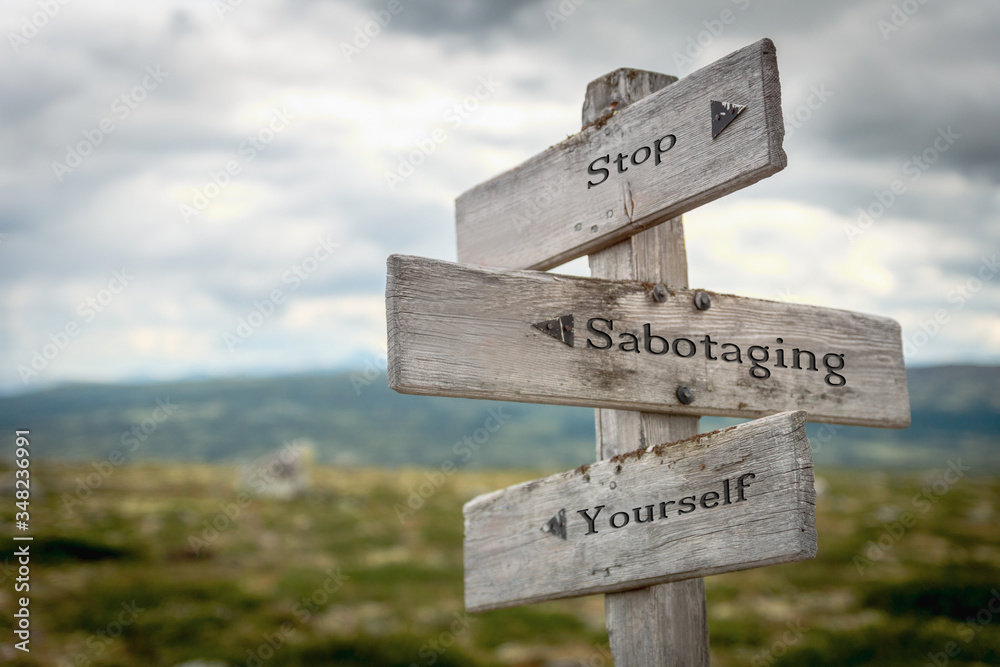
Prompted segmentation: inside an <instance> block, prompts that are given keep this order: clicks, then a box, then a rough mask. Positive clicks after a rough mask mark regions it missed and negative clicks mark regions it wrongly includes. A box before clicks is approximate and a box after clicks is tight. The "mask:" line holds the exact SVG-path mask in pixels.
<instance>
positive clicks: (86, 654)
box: [0, 445, 1000, 667]
mask: <svg viewBox="0 0 1000 667" xmlns="http://www.w3.org/2000/svg"><path fill="white" fill-rule="evenodd" d="M33 446H34V445H33ZM947 469H948V468H947V465H942V466H941V467H940V469H931V470H928V471H926V472H920V473H910V474H894V475H889V474H885V473H870V472H859V471H834V470H826V469H823V468H820V469H819V470H818V471H817V477H818V479H819V480H820V481H819V482H818V489H819V493H820V495H819V501H818V519H817V524H818V525H817V528H818V532H819V556H818V558H817V559H815V560H812V561H806V562H802V563H794V564H789V565H782V566H776V567H767V568H760V569H756V570H748V571H746V572H739V573H732V574H727V575H721V576H716V577H710V578H709V579H707V590H708V599H709V616H710V624H711V637H712V664H713V665H715V666H722V667H729V666H736V665H751V666H757V665H777V666H779V667H788V666H790V665H797V666H806V665H809V666H811V667H816V666H827V665H830V666H833V665H837V666H845V665H872V666H875V665H877V666H879V667H884V666H890V667H892V666H896V665H899V666H902V665H908V666H911V665H917V666H920V665H924V664H934V663H933V662H931V658H930V657H928V654H931V655H935V656H937V655H938V654H940V655H942V656H943V655H945V652H946V651H948V650H949V648H951V649H952V651H953V652H954V651H957V654H955V655H952V656H949V657H947V664H948V665H961V666H967V667H968V666H972V665H1000V611H998V612H997V613H994V612H991V611H990V610H989V605H990V603H991V600H993V599H997V602H994V603H993V607H994V609H998V610H1000V597H995V596H1000V480H998V479H989V478H985V477H983V476H977V477H973V476H971V475H962V476H961V477H956V475H954V474H952V475H950V476H946V471H947ZM92 471H93V468H92V467H91V466H90V465H89V464H68V463H56V462H51V461H50V462H47V463H44V464H36V465H35V467H34V468H33V473H34V476H33V480H34V481H35V482H36V484H37V485H40V486H41V487H43V488H44V494H43V495H42V494H40V493H39V491H38V489H37V488H35V494H36V495H35V498H34V499H33V500H32V504H31V510H32V525H33V530H32V533H33V534H34V536H35V542H34V543H33V546H32V553H33V563H32V566H33V569H32V590H31V595H32V606H31V610H32V623H33V625H32V627H33V631H34V635H33V641H32V652H31V653H30V654H28V655H25V654H22V653H20V652H17V651H14V650H13V649H12V648H11V645H10V643H9V641H10V640H9V639H7V638H9V637H11V634H10V631H11V614H12V613H13V609H14V599H13V592H12V588H13V577H14V576H15V575H14V572H13V570H12V569H11V568H10V561H11V560H12V555H11V554H12V549H11V548H10V547H8V546H6V545H9V544H11V542H10V540H9V539H4V540H3V541H2V544H4V545H5V546H4V547H3V548H4V549H5V550H6V551H4V552H0V562H3V564H4V567H2V569H0V579H2V580H3V581H2V583H0V633H2V636H3V637H4V639H2V640H0V660H2V661H5V662H6V663H8V664H12V665H21V666H28V665H32V666H35V665H47V666H48V665H80V666H81V667H82V666H84V665H93V666H112V665H150V666H159V665H163V666H171V665H177V664H180V663H183V662H185V661H190V660H194V659H197V658H200V659H205V660H217V661H221V663H222V664H225V665H241V666H242V665H248V664H250V665H258V664H262V665H268V666H274V667H286V666H299V665H303V666H304V665H357V666H361V665H365V666H400V667H409V666H410V665H421V666H423V665H431V664H433V665H438V666H441V665H443V666H445V667H450V666H457V665H471V666H482V667H486V666H497V667H499V666H501V665H517V666H529V665H531V666H540V665H553V666H555V665H563V666H565V667H568V666H570V665H602V664H603V665H608V664H610V663H609V661H608V660H607V659H606V656H607V649H606V646H607V635H606V633H605V630H604V607H603V600H602V598H601V597H596V596H595V597H588V598H581V599H576V600H567V601H559V602H551V603H546V604H541V605H532V606H528V607H521V608H516V609H508V610H501V611H497V612H491V613H487V614H482V615H475V616H466V615H465V614H464V610H463V604H462V594H463V593H462V567H463V564H462V549H461V541H462V517H461V507H462V504H463V503H464V502H465V501H467V500H468V499H470V498H471V497H473V496H475V495H477V494H479V493H484V492H487V491H491V490H494V489H497V488H500V487H503V486H507V485H510V484H513V483H517V482H519V481H524V480H526V479H531V478H534V477H537V476H539V475H540V474H542V473H540V472H537V471H520V472H515V471H505V472H498V471H461V472H458V473H456V474H455V475H452V476H450V477H449V478H448V479H447V481H446V482H445V483H444V484H443V485H442V486H441V487H440V488H439V489H438V490H437V492H436V493H435V494H434V495H432V496H431V497H430V498H429V499H428V500H426V502H425V503H424V504H423V506H422V507H420V508H418V509H416V510H415V511H413V512H412V513H411V514H409V515H407V516H406V517H405V518H404V519H403V520H402V521H401V520H400V518H399V514H400V512H399V509H400V507H402V506H403V505H405V503H406V502H407V498H408V496H409V494H410V491H411V489H414V488H416V487H417V486H418V485H419V484H420V483H421V482H423V481H424V480H425V479H426V477H425V475H426V471H424V470H415V469H402V470H394V471H390V470H378V469H369V468H349V467H333V466H316V467H314V468H313V469H312V470H311V471H310V476H311V478H312V483H311V486H310V489H309V491H308V492H307V494H306V495H305V496H303V497H301V498H298V499H295V500H291V501H279V500H275V499H267V498H254V499H253V500H251V501H250V502H249V503H244V504H243V506H242V507H241V506H239V505H238V504H237V502H238V500H237V498H238V493H239V490H238V488H237V486H236V481H237V479H238V476H239V473H238V470H237V468H236V467H235V466H231V465H206V464H179V463H151V462H144V463H135V464H126V465H123V466H122V467H119V468H117V469H116V470H115V471H114V472H113V473H112V474H111V475H110V476H109V477H108V478H107V479H106V480H104V481H103V482H102V483H101V485H100V486H99V487H98V488H96V489H95V490H93V493H92V495H91V496H90V497H88V498H87V499H85V500H83V501H82V502H80V503H79V504H73V505H72V508H71V509H67V504H66V502H65V498H64V494H69V495H70V496H73V494H74V493H75V492H76V489H77V485H78V481H77V480H78V478H82V477H85V476H86V475H87V474H88V473H90V472H92ZM949 480H950V481H949ZM8 501H9V502H4V503H3V504H2V505H0V519H2V520H3V522H4V525H6V526H11V522H12V520H13V511H14V510H13V499H11V498H9V497H8ZM907 513H909V514H907ZM904 523H905V524H909V525H908V526H906V525H904ZM213 524H214V527H213ZM192 538H197V540H193V539H192ZM192 545H194V546H192ZM987 617H988V618H987ZM969 618H972V619H974V620H973V621H972V623H971V624H970V623H968V622H967V619H969ZM975 619H979V620H975ZM118 623H121V625H118ZM3 642H8V643H6V644H3ZM942 664H943V663H942Z"/></svg>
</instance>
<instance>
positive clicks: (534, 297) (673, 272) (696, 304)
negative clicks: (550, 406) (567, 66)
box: [386, 39, 910, 667]
mask: <svg viewBox="0 0 1000 667" xmlns="http://www.w3.org/2000/svg"><path fill="white" fill-rule="evenodd" d="M676 81H677V80H676V79H675V78H674V77H669V76H666V75H663V74H657V73H653V72H644V71H639V70H617V71H615V72H612V73H610V74H608V75H606V76H604V77H602V78H600V79H598V80H596V81H594V82H592V83H591V84H590V86H589V87H588V89H587V96H586V99H585V101H584V113H583V130H582V131H581V132H580V134H578V135H576V136H574V137H570V138H569V139H567V140H565V141H563V142H561V143H560V144H557V145H555V146H553V147H552V148H550V149H548V150H546V151H545V152H543V153H541V154H540V155H538V156H536V157H534V158H532V159H530V160H528V161H527V162H525V163H524V164H522V165H520V166H518V167H515V168H514V169H512V170H510V171H508V172H506V173H504V174H501V175H500V176H498V177H496V178H494V179H492V180H490V181H488V182H486V183H484V184H482V185H480V186H478V187H476V188H473V189H472V190H470V191H469V192H467V193H465V194H463V195H462V196H460V197H459V198H458V201H457V205H456V217H457V230H458V259H459V261H460V262H462V264H455V263H451V262H442V261H437V260H428V259H422V258H416V257H405V256H392V257H390V258H389V262H388V277H387V287H386V297H387V299H386V312H387V323H388V333H389V353H388V357H389V359H388V361H389V364H388V368H389V383H390V385H391V386H392V387H393V388H394V389H396V390H397V391H401V392H404V393H418V394H430V395H444V396H463V397H470V398H486V399H494V400H507V401H530V402H539V403H558V404H565V405H587V406H592V407H595V408H597V410H596V413H595V423H596V428H597V459H598V463H596V464H593V465H590V466H581V468H579V469H577V470H575V471H572V472H567V473H562V474H559V475H554V476H551V477H547V478H545V479H542V480H536V481H534V482H528V483H526V484H521V485H517V486H514V487H511V488H509V489H505V490H501V491H497V492H495V493H491V494H488V495H485V496H481V497H479V498H476V499H474V500H472V501H471V502H469V503H468V504H467V505H466V507H465V521H466V541H465V568H466V606H467V608H468V609H469V610H471V611H482V610H486V609H496V608H500V607H506V606H511V605H519V604H527V603H531V602H538V601H542V600H549V599H555V598H562V597H571V596H579V595H587V594H591V593H601V592H603V593H605V594H606V595H605V608H606V616H607V627H608V634H609V637H610V639H611V651H612V655H613V657H614V661H615V665H617V667H632V666H639V665H644V666H646V665H677V666H680V665H685V666H695V665H697V666H705V665H708V661H709V644H708V623H707V610H706V604H705V590H704V579H702V577H704V576H706V575H710V574H717V573H720V572H728V571H733V570H739V569H746V568H752V567H760V566H763V565H771V564H776V563H784V562H791V561H794V560H801V559H804V558H811V557H812V556H813V555H814V554H815V550H816V533H815V528H814V522H815V494H814V490H813V477H812V457H811V453H810V449H809V444H808V441H807V439H806V437H805V429H804V424H805V422H806V421H807V420H808V421H823V422H833V423H841V424H855V425H865V426H881V427H894V428H901V427H905V426H907V425H908V424H909V419H910V416H909V398H908V394H907V390H906V373H905V369H904V366H903V358H902V341H901V337H900V329H899V325H898V324H896V323H895V322H893V321H892V320H888V319H886V318H881V317H875V316H870V315H860V314H857V313H850V312H846V311H839V310H833V309H828V308H817V307H814V306H801V305H792V304H785V303H775V302H769V301H762V300H758V299H747V298H742V297H736V296H731V295H725V294H716V293H713V292H707V291H704V290H688V289H687V259H686V255H685V249H684V232H683V225H682V223H681V220H680V217H678V216H679V214H680V213H682V212H684V211H687V210H690V209H692V208H694V207H696V206H699V205H701V204H704V203H706V202H708V201H711V200H713V199H715V198H718V197H720V196H722V195H725V194H727V193H730V192H733V191H735V190H737V189H739V188H742V187H745V186H747V185H750V184H752V183H754V182H756V181H758V180H760V179H761V178H764V177H766V176H769V175H771V174H773V173H775V172H777V171H778V170H780V169H782V168H783V167H784V166H785V154H784V152H783V150H782V147H781V143H782V139H783V135H784V129H783V123H782V118H781V94H780V85H779V82H778V71H777V64H776V57H775V49H774V45H773V44H772V43H771V42H770V40H766V39H765V40H761V41H760V42H757V43H756V44H752V45H751V46H748V47H746V48H744V49H741V50H740V51H737V52H735V53H733V54H731V55H729V56H727V57H725V58H723V59H722V60H720V61H718V62H716V63H713V64H712V65H709V66H708V67H706V68H704V69H702V70H699V71H698V72H695V73H694V74H692V75H690V76H689V77H687V78H686V79H684V80H683V81H680V82H677V83H675V82H676ZM587 253H589V254H590V267H591V273H592V275H593V276H594V279H587V278H576V277H571V276H557V275H552V274H547V273H540V272H538V271H527V270H524V269H548V268H552V267H554V266H558V265H559V264H562V263H563V262H565V261H568V260H570V259H573V258H575V257H579V256H581V255H583V254H587ZM485 267H493V268H485ZM519 269H520V270H519ZM789 411H793V412H789ZM700 415H725V416H736V417H744V418H755V417H759V419H756V420H755V421H752V422H749V423H746V424H741V425H739V426H736V427H732V428H730V429H724V430H722V431H718V432H714V433H710V434H704V435H700V436H699V435H698V416H700ZM767 415H770V416H767Z"/></svg>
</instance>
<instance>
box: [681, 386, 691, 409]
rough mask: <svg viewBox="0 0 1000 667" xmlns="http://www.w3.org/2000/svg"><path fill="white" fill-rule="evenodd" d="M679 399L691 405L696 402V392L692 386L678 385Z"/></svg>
mask: <svg viewBox="0 0 1000 667" xmlns="http://www.w3.org/2000/svg"><path fill="white" fill-rule="evenodd" d="M677 400H678V401H680V402H681V403H683V404H684V405H690V404H691V403H694V392H693V391H691V389H690V388H688V387H685V386H684V385H681V386H680V387H677Z"/></svg>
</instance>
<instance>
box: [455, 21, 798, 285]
mask: <svg viewBox="0 0 1000 667" xmlns="http://www.w3.org/2000/svg"><path fill="white" fill-rule="evenodd" d="M783 137H784V125H783V122H782V118H781V88H780V85H779V83H778V66H777V60H776V57H775V49H774V44H773V43H772V42H771V40H769V39H763V40H761V41H759V42H757V43H755V44H752V45H750V46H748V47H746V48H744V49H741V50H739V51H736V52H735V53H732V54H730V55H729V56H726V57H725V58H723V59H721V60H719V61H717V62H715V63H713V64H712V65H709V66H708V67H705V68H703V69H701V70H698V71H697V72H695V73H693V74H691V75H690V76H688V77H686V78H684V79H682V80H681V81H678V82H677V83H675V84H673V85H671V86H668V87H666V88H664V89H663V90H660V91H659V92H656V93H654V94H652V95H649V96H647V97H645V98H644V99H642V100H640V101H638V102H636V103H634V104H632V105H630V106H628V107H627V108H625V109H623V110H622V111H621V112H619V113H615V114H614V115H612V116H610V117H608V118H606V119H602V120H601V121H598V122H597V123H595V124H593V125H591V126H589V127H587V128H586V129H584V130H583V131H582V132H580V133H579V134H577V135H575V136H572V137H570V138H569V139H566V140H565V141H563V142H561V143H559V144H556V145H555V146H552V147H551V148H549V149H548V150H546V151H545V152H543V153H541V154H539V155H537V156H535V157H533V158H531V159H530V160H528V161H527V162H525V163H523V164H521V165H520V166H517V167H515V168H513V169H511V170H510V171H508V172H505V173H503V174H501V175H499V176H497V177H496V178H493V179H491V180H489V181H487V182H485V183H483V184H481V185H479V186H477V187H475V188H473V189H471V190H469V191H468V192H466V193H464V194H463V195H461V196H460V197H459V198H458V200H457V201H456V218H457V234H458V260H459V261H460V262H464V263H468V264H477V265H480V266H496V267H507V268H514V269H550V268H552V267H554V266H558V265H560V264H562V263H564V262H567V261H569V260H571V259H574V258H576V257H580V256H582V255H586V254H589V253H593V252H595V251H597V250H600V249H602V248H605V247H607V246H610V245H613V244H614V243H617V242H619V241H621V240H623V239H625V238H627V237H629V236H631V235H633V234H635V233H637V232H639V231H641V230H643V229H646V228H648V227H652V226H653V225H657V224H659V223H661V222H664V221H666V220H669V219H670V218H673V217H676V216H677V215H680V214H681V213H684V212H685V211H689V210H691V209H693V208H696V207H698V206H701V205H703V204H705V203H707V202H709V201H712V200H714V199H718V198H719V197H722V196H723V195H726V194H729V193H730V192H734V191H736V190H739V189H741V188H744V187H746V186H748V185H751V184H753V183H756V182H757V181H759V180H761V179H762V178H765V177H767V176H770V175H771V174H774V173H776V172H778V171H780V170H781V169H783V168H784V167H785V163H786V159H785V153H784V151H783V150H782V148H781V142H782V139H783Z"/></svg>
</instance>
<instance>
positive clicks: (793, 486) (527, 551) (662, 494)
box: [463, 411, 816, 611]
mask: <svg viewBox="0 0 1000 667" xmlns="http://www.w3.org/2000/svg"><path fill="white" fill-rule="evenodd" d="M725 480H728V482H727V481H725ZM740 487H745V488H744V490H743V491H740ZM727 489H728V490H727ZM727 501H728V502H727ZM598 507H603V509H600V510H599V509H597V508H598ZM581 510H584V511H586V515H588V516H590V517H591V519H593V526H592V527H591V526H590V525H589V523H590V522H589V521H588V519H587V518H586V516H585V515H584V514H583V513H581ZM463 511H464V514H465V603H466V608H468V609H469V610H470V611H485V610H488V609H499V608H502V607H508V606H514V605H520V604H527V603H532V602H541V601H543V600H552V599H557V598H563V597H575V596H580V595H586V594H590V593H607V592H611V591H622V590H627V589H632V588H638V587H643V586H649V585H651V584H656V583H661V582H667V581H680V580H684V579H690V578H694V577H703V576H707V575H710V574H719V573H722V572H732V571H735V570H743V569H749V568H753V567H761V566H764V565H774V564H778V563H787V562H791V561H797V560H803V559H806V558H812V557H813V556H814V555H815V553H816V530H815V491H814V488H813V472H812V454H811V451H810V447H809V441H808V439H807V438H806V434H805V414H804V413H803V412H801V411H798V412H786V413H781V414H779V415H773V416H771V417H766V418H763V419H759V420H756V421H752V422H747V423H744V424H740V425H738V426H732V427H729V428H728V429H723V430H721V431H714V432H712V433H710V434H703V435H700V436H695V437H694V438H691V439H689V440H686V441H682V442H679V443H672V444H665V445H655V446H651V447H648V448H646V449H639V450H636V451H635V452H631V453H629V454H625V455H622V456H618V457H615V458H612V459H608V460H606V461H599V462H598V463H595V464H593V465H591V466H581V467H580V468H578V469H576V470H574V471H571V472H565V473H560V474H557V475H552V476H550V477H546V478H544V479H540V480H535V481H532V482H527V483H524V484H518V485H517V486H512V487H510V488H508V489H503V490H501V491H496V492H493V493H490V494H487V495H484V496H480V497H478V498H476V499H474V500H472V501H470V502H469V503H467V504H466V505H465V508H464V510H463ZM647 518H650V520H648V521H647V520H646V519H647ZM615 526H618V527H615Z"/></svg>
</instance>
